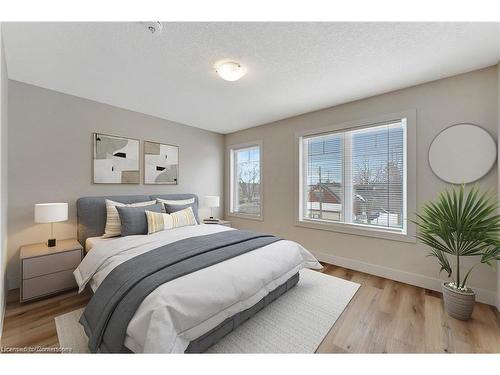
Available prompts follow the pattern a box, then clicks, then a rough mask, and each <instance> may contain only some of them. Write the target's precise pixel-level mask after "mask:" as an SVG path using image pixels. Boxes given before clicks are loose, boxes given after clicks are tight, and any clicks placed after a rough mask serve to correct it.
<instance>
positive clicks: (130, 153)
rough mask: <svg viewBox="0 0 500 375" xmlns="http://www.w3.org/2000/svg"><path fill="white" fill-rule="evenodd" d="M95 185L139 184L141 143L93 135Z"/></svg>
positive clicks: (109, 136) (110, 136)
mask: <svg viewBox="0 0 500 375" xmlns="http://www.w3.org/2000/svg"><path fill="white" fill-rule="evenodd" d="M93 145H94V154H93V164H92V165H93V183H94V184H139V183H140V167H139V165H140V162H139V154H140V150H139V148H140V141H139V140H138V139H132V138H125V137H118V136H114V135H107V134H101V133H93Z"/></svg>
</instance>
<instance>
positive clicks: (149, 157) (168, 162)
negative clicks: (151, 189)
mask: <svg viewBox="0 0 500 375" xmlns="http://www.w3.org/2000/svg"><path fill="white" fill-rule="evenodd" d="M178 177H179V146H174V145H167V144H162V143H158V142H150V141H144V184H154V185H177V184H178Z"/></svg>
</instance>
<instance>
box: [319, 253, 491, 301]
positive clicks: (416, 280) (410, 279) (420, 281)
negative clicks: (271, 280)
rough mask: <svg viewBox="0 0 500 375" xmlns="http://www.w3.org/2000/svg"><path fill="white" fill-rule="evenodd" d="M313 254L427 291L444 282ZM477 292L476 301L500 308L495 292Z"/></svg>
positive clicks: (335, 257) (337, 264) (323, 260)
mask: <svg viewBox="0 0 500 375" xmlns="http://www.w3.org/2000/svg"><path fill="white" fill-rule="evenodd" d="M311 253H312V254H313V255H314V256H315V257H316V258H317V259H318V260H319V261H322V262H326V263H330V264H333V265H336V266H340V267H344V268H349V269H352V270H355V271H360V272H364V273H369V274H371V275H375V276H380V277H384V278H386V279H391V280H395V281H399V282H402V283H405V284H410V285H415V286H418V287H421V288H425V289H431V290H435V291H438V292H441V284H442V282H443V280H441V279H438V278H433V277H429V276H424V275H419V274H416V273H411V272H406V271H401V270H397V269H394V268H389V267H384V266H380V265H376V264H371V263H366V262H363V261H360V260H356V259H350V258H344V257H340V256H337V255H332V254H326V253H323V252H319V251H311ZM471 287H472V288H473V289H474V291H475V292H476V299H477V301H479V302H482V303H486V304H488V305H491V306H496V307H497V308H498V307H499V304H498V302H499V301H498V296H497V293H496V292H495V291H494V290H488V289H482V288H476V287H474V286H471Z"/></svg>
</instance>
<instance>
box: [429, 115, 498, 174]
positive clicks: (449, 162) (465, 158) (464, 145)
mask: <svg viewBox="0 0 500 375" xmlns="http://www.w3.org/2000/svg"><path fill="white" fill-rule="evenodd" d="M496 158H497V146H496V143H495V140H494V139H493V137H492V136H491V135H490V133H488V132H487V131H486V130H484V129H483V128H481V127H479V126H477V125H473V124H457V125H453V126H450V127H449V128H446V129H444V130H443V131H442V132H441V133H439V134H438V135H437V136H436V138H434V140H433V141H432V143H431V147H430V148H429V164H430V166H431V168H432V171H433V172H434V173H435V174H436V176H438V177H439V178H440V179H442V180H444V181H446V182H450V183H452V184H461V183H469V182H473V181H476V180H479V179H480V178H481V177H483V176H484V175H486V174H487V173H488V172H489V170H490V169H491V167H493V165H494V164H495V160H496Z"/></svg>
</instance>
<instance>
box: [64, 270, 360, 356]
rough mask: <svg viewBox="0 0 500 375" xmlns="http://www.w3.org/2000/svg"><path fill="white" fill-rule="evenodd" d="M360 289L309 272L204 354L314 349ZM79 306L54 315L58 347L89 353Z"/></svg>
mask: <svg viewBox="0 0 500 375" xmlns="http://www.w3.org/2000/svg"><path fill="white" fill-rule="evenodd" d="M358 288H359V284H356V283H353V282H350V281H347V280H343V279H339V278H337V277H333V276H329V275H325V274H322V273H319V272H315V271H311V270H307V269H306V270H302V271H300V281H299V283H298V284H297V286H296V287H294V288H293V289H292V290H290V291H288V292H287V293H285V294H284V295H283V296H281V297H280V298H278V299H277V300H276V301H274V302H273V303H271V304H270V305H269V306H267V307H266V308H264V309H263V310H261V311H260V312H258V313H257V314H256V315H255V316H254V317H253V318H251V319H250V320H248V321H247V322H245V323H243V324H242V325H241V326H240V327H238V328H237V329H236V330H235V331H233V332H231V333H230V334H229V335H227V336H225V337H224V338H223V339H222V340H221V341H219V342H218V343H217V344H215V345H214V346H212V347H211V348H209V349H208V351H207V353H314V352H315V351H316V349H317V348H318V346H319V344H321V341H322V340H323V338H324V337H325V336H326V335H327V333H328V331H330V329H331V328H332V326H333V325H334V324H335V322H336V320H337V319H338V318H339V316H340V314H342V311H344V309H345V308H346V307H347V305H348V303H349V301H350V300H351V299H352V297H353V296H354V294H355V293H356V291H357V290H358ZM82 312H83V309H79V310H75V311H72V312H70V313H67V314H64V315H60V316H57V317H56V318H55V321H56V329H57V337H58V338H59V345H60V346H61V347H63V348H72V349H73V353H88V348H87V336H86V335H85V333H84V331H83V328H82V326H81V325H80V324H79V323H78V320H79V319H80V316H81V314H82Z"/></svg>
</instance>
